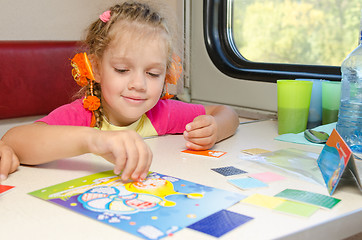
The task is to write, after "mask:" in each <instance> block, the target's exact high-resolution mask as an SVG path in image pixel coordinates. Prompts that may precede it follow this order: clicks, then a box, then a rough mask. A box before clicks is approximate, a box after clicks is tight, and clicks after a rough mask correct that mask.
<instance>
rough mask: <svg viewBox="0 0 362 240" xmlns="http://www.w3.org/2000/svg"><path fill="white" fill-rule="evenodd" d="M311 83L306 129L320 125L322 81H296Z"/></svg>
mask: <svg viewBox="0 0 362 240" xmlns="http://www.w3.org/2000/svg"><path fill="white" fill-rule="evenodd" d="M296 80H300V81H311V82H313V88H312V96H311V98H310V106H309V113H308V122H307V128H308V129H311V128H315V127H318V126H320V125H322V82H323V81H324V80H322V79H296Z"/></svg>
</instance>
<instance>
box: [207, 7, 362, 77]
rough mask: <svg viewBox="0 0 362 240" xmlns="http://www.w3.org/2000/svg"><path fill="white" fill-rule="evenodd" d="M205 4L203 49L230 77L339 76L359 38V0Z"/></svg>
mask: <svg viewBox="0 0 362 240" xmlns="http://www.w3.org/2000/svg"><path fill="white" fill-rule="evenodd" d="M204 6H205V8H204V9H205V12H204V21H207V24H205V28H204V32H205V42H206V45H207V50H208V53H209V55H210V58H211V59H212V61H213V62H214V64H215V66H217V67H218V68H219V70H221V71H222V72H224V73H225V74H227V75H229V76H232V77H237V78H242V79H250V80H261V81H271V82H275V81H276V80H277V79H281V78H288V79H294V78H322V79H329V80H340V77H341V76H340V67H339V66H340V65H341V63H342V61H343V59H344V58H345V57H346V55H347V54H348V53H349V52H351V51H352V50H353V49H354V48H355V47H356V46H357V44H358V34H359V31H358V30H359V22H360V21H359V19H360V17H361V8H362V2H361V1H360V0H350V1H329V0H324V1H313V0H304V1H303V0H248V1H246V0H226V1H222V0H219V1H218V0H204ZM207 25H209V26H207Z"/></svg>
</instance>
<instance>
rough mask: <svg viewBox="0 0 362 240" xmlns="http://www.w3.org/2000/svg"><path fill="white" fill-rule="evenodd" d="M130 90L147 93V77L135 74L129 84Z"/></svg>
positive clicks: (142, 74)
mask: <svg viewBox="0 0 362 240" xmlns="http://www.w3.org/2000/svg"><path fill="white" fill-rule="evenodd" d="M128 88H129V89H135V90H137V91H145V90H146V76H145V74H144V73H137V72H135V74H133V76H132V78H131V80H130V81H129V83H128Z"/></svg>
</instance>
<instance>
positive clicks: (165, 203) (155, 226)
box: [29, 171, 246, 239]
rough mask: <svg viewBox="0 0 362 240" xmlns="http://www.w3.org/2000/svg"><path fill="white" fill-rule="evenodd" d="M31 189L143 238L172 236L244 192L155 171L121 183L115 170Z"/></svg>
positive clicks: (37, 195) (55, 201) (225, 205)
mask: <svg viewBox="0 0 362 240" xmlns="http://www.w3.org/2000/svg"><path fill="white" fill-rule="evenodd" d="M29 194H30V195H32V196H35V197H38V198H40V199H43V200H45V201H48V202H51V203H54V204H57V205H59V206H63V207H65V208H68V209H69V210H72V211H74V212H77V213H80V214H83V215H85V216H88V217H90V218H93V219H94V220H96V221H99V222H101V223H104V224H108V225H110V226H113V227H115V228H118V229H121V230H123V231H126V232H129V233H131V234H134V235H135V236H138V237H141V238H144V239H161V238H164V237H166V236H169V235H172V234H173V233H174V232H177V231H179V230H181V229H183V228H185V227H187V226H189V225H191V224H193V223H195V222H197V221H199V220H201V219H204V218H205V217H207V216H210V215H212V214H213V213H215V212H218V211H220V210H222V209H225V208H228V207H230V206H232V205H233V204H235V203H237V202H239V201H240V200H241V199H243V198H245V197H246V196H244V195H241V194H238V193H234V192H229V191H225V190H221V189H217V188H212V187H208V186H205V185H201V184H197V183H194V182H189V181H186V180H182V179H179V178H175V177H171V176H167V175H163V174H160V173H156V172H151V173H150V174H149V175H148V176H147V178H146V179H145V180H144V181H142V182H123V181H122V180H121V177H120V176H118V175H114V173H113V171H106V172H101V173H96V174H92V175H89V176H85V177H82V178H77V179H74V180H71V181H68V182H64V183H60V184H57V185H54V186H50V187H46V188H43V189H39V190H37V191H34V192H31V193H29Z"/></svg>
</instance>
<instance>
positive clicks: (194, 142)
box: [183, 115, 218, 150]
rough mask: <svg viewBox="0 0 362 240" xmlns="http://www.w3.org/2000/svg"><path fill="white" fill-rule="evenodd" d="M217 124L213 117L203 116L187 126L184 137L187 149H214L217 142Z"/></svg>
mask: <svg viewBox="0 0 362 240" xmlns="http://www.w3.org/2000/svg"><path fill="white" fill-rule="evenodd" d="M217 133H218V129H217V123H216V120H215V117H213V116H211V115H201V116H198V117H196V118H194V120H193V121H192V122H191V123H189V124H187V125H186V130H185V131H184V133H183V135H184V138H185V140H186V141H187V142H186V147H187V148H189V149H192V150H206V149H210V148H212V147H213V146H214V145H215V143H216V141H217Z"/></svg>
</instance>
